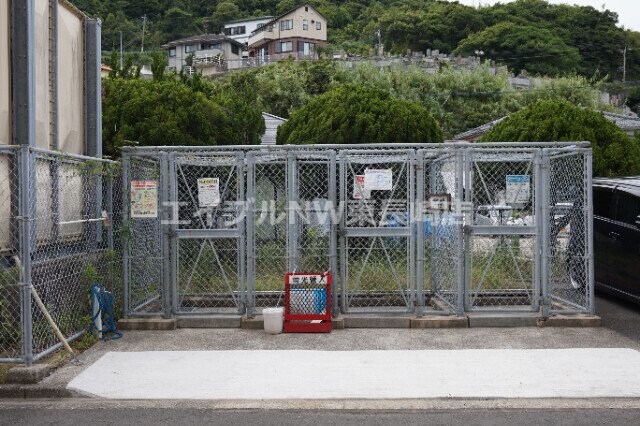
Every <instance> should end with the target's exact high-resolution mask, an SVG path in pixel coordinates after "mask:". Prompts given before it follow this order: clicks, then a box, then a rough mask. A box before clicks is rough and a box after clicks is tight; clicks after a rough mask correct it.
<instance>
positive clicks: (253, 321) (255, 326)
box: [240, 315, 264, 330]
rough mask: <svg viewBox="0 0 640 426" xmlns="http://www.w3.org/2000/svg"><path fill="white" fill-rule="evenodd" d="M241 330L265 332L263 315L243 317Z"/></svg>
mask: <svg viewBox="0 0 640 426" xmlns="http://www.w3.org/2000/svg"><path fill="white" fill-rule="evenodd" d="M240 328H244V329H246V330H263V329H264V320H263V319H262V315H256V316H255V317H253V318H247V317H242V320H241V321H240Z"/></svg>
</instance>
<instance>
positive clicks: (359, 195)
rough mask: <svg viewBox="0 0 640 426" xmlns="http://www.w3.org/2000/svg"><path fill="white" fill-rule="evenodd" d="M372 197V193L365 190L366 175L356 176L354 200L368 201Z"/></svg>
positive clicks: (354, 180)
mask: <svg viewBox="0 0 640 426" xmlns="http://www.w3.org/2000/svg"><path fill="white" fill-rule="evenodd" d="M370 197H371V191H367V190H365V189H364V175H356V176H355V179H353V199H354V200H368V199H369V198H370Z"/></svg>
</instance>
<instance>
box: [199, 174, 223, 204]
mask: <svg viewBox="0 0 640 426" xmlns="http://www.w3.org/2000/svg"><path fill="white" fill-rule="evenodd" d="M198 203H199V204H200V207H218V205H219V204H220V179H218V178H200V179H198Z"/></svg>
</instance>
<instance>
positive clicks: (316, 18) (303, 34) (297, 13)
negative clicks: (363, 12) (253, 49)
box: [249, 6, 327, 46]
mask: <svg viewBox="0 0 640 426" xmlns="http://www.w3.org/2000/svg"><path fill="white" fill-rule="evenodd" d="M288 19H293V29H290V30H284V31H281V30H280V22H281V21H286V20H288ZM305 19H306V20H307V22H308V23H309V29H308V30H304V29H303V26H302V24H303V21H304V20H305ZM311 21H313V23H312V22H311ZM316 22H320V24H321V28H320V29H319V30H317V29H316ZM290 37H299V38H312V39H315V40H322V41H327V20H326V19H324V18H323V17H322V16H321V15H320V14H319V13H318V12H316V11H315V10H314V9H313V8H312V7H310V6H309V7H308V11H305V6H302V7H299V8H298V9H296V10H294V11H293V12H291V13H289V14H287V15H285V16H283V17H282V18H280V19H278V20H277V21H276V22H274V23H273V29H272V30H271V31H268V29H267V30H265V31H262V32H259V33H256V34H255V35H253V36H252V37H250V38H249V46H251V45H252V44H254V43H256V42H258V41H260V40H263V39H267V40H277V39H283V38H290Z"/></svg>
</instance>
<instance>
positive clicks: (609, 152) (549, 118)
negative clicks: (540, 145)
mask: <svg viewBox="0 0 640 426" xmlns="http://www.w3.org/2000/svg"><path fill="white" fill-rule="evenodd" d="M482 141H483V142H489V141H491V142H552V141H559V142H576V141H589V142H591V144H592V149H593V173H594V175H595V176H621V175H637V174H639V173H640V144H639V143H638V141H637V140H633V139H631V138H629V137H628V136H627V134H626V133H624V132H623V131H622V130H621V129H620V128H618V127H617V126H616V125H615V124H614V123H612V122H611V121H609V120H607V119H606V118H605V117H604V115H602V114H601V113H599V112H596V111H592V110H588V109H583V108H579V107H576V106H574V105H573V104H571V103H569V102H566V101H539V102H537V103H535V104H533V105H531V106H528V107H526V108H524V109H523V110H522V111H520V112H518V113H515V114H513V115H511V116H509V117H508V118H507V119H506V120H504V121H502V122H501V123H500V124H498V125H497V126H496V127H494V128H493V129H492V130H491V131H490V132H489V133H487V134H486V135H484V136H483V138H482Z"/></svg>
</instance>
